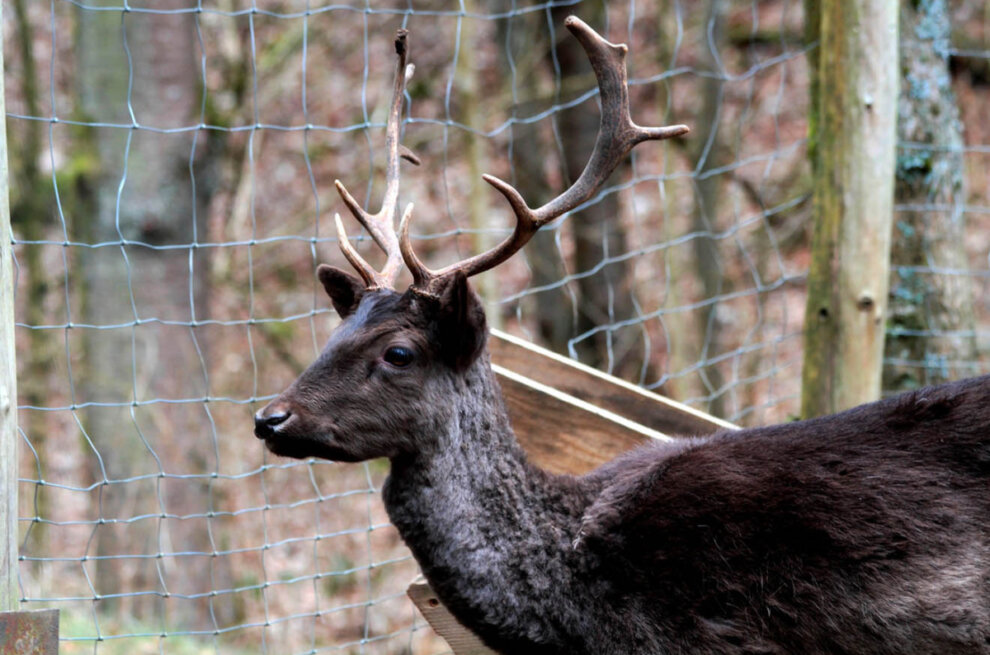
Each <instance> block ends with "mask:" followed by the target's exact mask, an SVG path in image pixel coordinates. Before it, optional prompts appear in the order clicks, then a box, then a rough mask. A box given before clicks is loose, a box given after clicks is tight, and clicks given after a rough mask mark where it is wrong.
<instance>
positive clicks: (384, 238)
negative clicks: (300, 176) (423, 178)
mask: <svg viewBox="0 0 990 655" xmlns="http://www.w3.org/2000/svg"><path fill="white" fill-rule="evenodd" d="M407 35H408V32H407V31H406V30H404V29H399V30H397V31H396V33H395V53H396V55H398V56H397V58H396V62H395V83H394V85H393V89H392V105H391V107H390V108H389V112H388V120H387V122H386V124H385V197H384V198H383V199H382V207H381V209H379V210H378V213H377V214H374V215H372V214H369V213H368V212H366V211H365V210H364V209H362V208H361V205H359V204H358V202H357V201H356V200H355V199H354V197H353V196H352V195H351V194H350V193H348V192H347V189H346V188H344V185H343V184H342V183H341V181H340V180H335V181H334V184H335V185H336V187H337V192H338V193H339V194H340V197H341V199H343V201H344V204H345V205H347V208H348V209H350V210H351V213H352V214H353V215H354V218H356V219H357V220H358V221H359V222H360V223H361V225H363V226H364V228H365V229H366V230H368V233H369V234H371V238H372V239H374V240H375V243H377V244H378V246H379V247H380V248H381V249H382V250H384V251H385V254H386V255H387V260H386V262H385V267H384V268H383V269H382V270H381V271H380V272H379V271H376V270H375V269H374V267H372V266H371V265H370V264H368V262H366V261H365V260H364V259H362V258H361V256H360V255H359V254H358V253H357V251H356V250H355V249H354V247H353V246H351V243H350V241H348V240H347V233H346V232H345V231H344V224H343V222H342V221H341V220H340V215H339V214H334V216H333V218H334V222H335V223H336V224H337V236H338V237H339V239H340V249H341V251H342V252H343V253H344V256H345V257H346V258H347V261H349V262H350V263H351V266H353V267H354V268H355V270H357V272H358V273H359V274H360V275H361V277H362V278H363V279H364V281H365V284H367V285H368V288H369V289H383V288H391V287H392V285H393V284H394V283H395V278H396V277H397V276H398V274H399V270H400V268H401V267H402V254H401V249H400V248H399V241H398V238H397V237H396V234H395V208H396V202H397V201H398V199H399V158H400V157H401V158H403V159H405V160H407V161H410V162H412V163H413V164H416V165H419V159H418V158H417V157H416V155H414V154H413V153H412V152H410V151H409V150H407V149H406V148H405V147H403V146H402V145H400V144H399V119H400V116H401V114H402V95H403V93H404V92H405V89H406V82H408V81H409V78H410V77H412V74H413V70H414V69H413V66H412V64H409V66H408V67H407V66H406V36H407ZM411 211H412V205H411V204H410V205H409V206H408V207H406V211H405V216H406V217H408V215H409V214H410V213H411ZM403 220H406V219H405V218H404V219H403Z"/></svg>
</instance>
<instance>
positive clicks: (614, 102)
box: [400, 16, 690, 291]
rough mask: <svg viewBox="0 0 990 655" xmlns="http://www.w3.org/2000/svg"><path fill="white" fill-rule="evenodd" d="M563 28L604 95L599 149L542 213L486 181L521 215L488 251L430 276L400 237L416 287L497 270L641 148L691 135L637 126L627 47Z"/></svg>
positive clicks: (571, 25)
mask: <svg viewBox="0 0 990 655" xmlns="http://www.w3.org/2000/svg"><path fill="white" fill-rule="evenodd" d="M564 24H565V25H566V26H567V28H568V29H569V30H570V31H571V33H572V34H574V36H575V37H577V39H578V41H579V42H580V43H581V46H582V47H583V48H584V51H585V53H586V54H587V55H588V59H589V61H590V62H591V67H592V69H593V70H594V71H595V77H596V78H597V79H598V88H599V92H600V95H601V103H602V118H601V127H600V129H599V132H598V139H597V141H595V149H594V151H593V152H592V154H591V158H590V159H589V161H588V163H587V165H586V166H585V168H584V171H582V172H581V175H580V176H579V177H578V179H577V180H576V181H575V182H574V184H572V185H571V187H570V188H569V189H567V190H566V191H564V192H563V193H562V194H561V195H559V196H557V197H556V198H554V199H553V200H551V201H550V202H548V203H547V204H545V205H543V206H542V207H538V208H537V209H531V208H530V207H529V206H528V205H527V204H526V201H525V200H523V198H522V196H521V195H520V194H519V192H518V191H517V190H516V189H515V188H514V187H512V185H510V184H508V183H507V182H504V181H502V180H500V179H498V178H497V177H495V176H492V175H485V176H484V180H485V181H486V182H488V183H489V184H491V185H492V186H493V187H495V188H496V189H497V190H498V191H499V192H500V193H501V194H502V195H503V196H505V198H506V200H507V201H508V202H509V205H510V206H511V207H512V210H513V212H514V213H515V215H516V227H515V229H514V230H513V232H512V234H511V235H510V236H509V237H508V238H506V239H505V240H504V241H502V243H500V244H499V245H497V246H495V247H494V248H493V249H491V250H489V251H488V252H485V253H482V254H479V255H475V256H474V257H471V258H469V259H466V260H464V261H461V262H458V263H456V264H452V265H450V266H447V267H445V268H442V269H440V270H438V271H430V270H429V269H427V268H426V267H425V266H423V265H422V263H420V262H419V260H417V259H416V258H415V254H414V253H413V252H412V248H411V247H410V245H409V243H408V227H407V229H406V230H405V231H404V233H403V234H402V235H401V236H400V241H401V242H402V244H401V246H402V254H403V258H404V259H405V261H406V265H407V266H408V267H409V268H410V269H411V270H412V271H413V277H414V279H415V282H414V286H416V287H419V288H422V289H425V290H427V291H431V290H432V289H433V288H435V287H436V286H437V285H438V284H439V280H442V279H443V278H445V277H448V276H450V275H452V274H454V273H455V272H456V271H462V272H463V273H464V274H465V275H466V276H468V277H470V276H472V275H477V274H478V273H482V272H484V271H487V270H489V269H491V268H494V267H495V266H498V265H499V264H501V263H502V262H504V261H505V260H507V259H508V258H509V257H511V256H512V255H513V254H515V253H516V252H518V251H519V250H520V249H521V248H522V247H523V246H524V245H526V243H527V242H528V241H529V240H530V239H531V238H532V236H533V235H534V234H535V233H536V231H537V230H539V229H540V228H541V227H543V226H544V225H546V224H547V223H549V222H551V221H553V220H554V219H556V218H559V217H560V216H562V215H563V214H566V213H567V212H569V211H570V210H572V209H574V208H575V207H577V206H578V205H580V204H581V203H583V202H585V201H586V200H588V199H589V198H591V196H593V195H594V194H595V192H596V191H597V190H598V188H599V187H600V186H601V185H602V184H604V182H605V180H607V179H608V177H609V175H611V174H612V171H614V170H615V168H616V167H617V166H618V165H619V163H620V162H622V160H623V159H625V157H626V155H628V154H629V152H630V151H631V150H632V149H633V147H635V146H636V145H637V144H639V143H642V142H643V141H658V140H662V139H669V138H671V137H675V136H680V135H682V134H686V133H687V132H689V131H690V130H689V128H688V127H687V126H686V125H672V126H668V127H641V126H639V125H636V123H634V122H633V120H632V117H631V116H630V114H629V88H628V84H627V80H626V52H627V51H628V48H627V47H626V46H625V44H618V45H616V44H614V43H609V42H608V41H607V40H605V39H604V38H602V36H601V35H600V34H598V33H597V32H595V31H594V30H593V29H591V27H589V26H588V24H587V23H585V22H584V21H582V20H581V19H579V18H577V17H576V16H569V17H568V18H567V20H566V21H565V23H564ZM417 271H419V272H418V276H417Z"/></svg>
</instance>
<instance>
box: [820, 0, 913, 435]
mask: <svg viewBox="0 0 990 655" xmlns="http://www.w3.org/2000/svg"><path fill="white" fill-rule="evenodd" d="M816 4H817V9H818V11H819V15H818V16H809V17H808V20H811V21H814V20H816V19H818V20H819V23H818V26H819V39H818V41H819V45H818V47H817V48H816V50H817V67H816V69H815V70H812V71H811V75H812V76H813V77H814V78H816V79H815V81H814V83H813V85H812V89H813V90H814V89H818V90H819V91H818V92H817V93H814V92H813V100H814V103H815V104H814V105H812V106H811V107H810V111H811V113H812V119H811V125H812V126H813V129H814V130H816V132H815V133H812V134H811V135H810V142H811V143H812V144H813V148H812V152H813V159H812V177H813V183H814V203H813V206H814V209H813V213H814V235H813V237H812V255H811V267H810V270H809V272H808V301H807V307H806V310H805V322H804V325H805V350H804V367H803V374H802V375H803V378H802V388H801V415H802V417H803V418H810V417H812V416H820V415H823V414H830V413H833V412H838V411H840V410H843V409H847V408H849V407H853V406H854V405H859V404H861V403H865V402H868V401H870V400H875V399H876V398H878V397H879V395H880V380H881V370H882V360H883V344H884V328H885V325H884V316H885V314H886V307H887V289H888V278H889V270H888V269H889V260H890V239H891V223H892V217H893V201H894V195H893V194H894V161H895V148H896V140H897V130H896V126H897V96H898V90H899V75H900V66H899V65H898V57H897V44H898V5H899V3H898V2H897V1H896V0H822V1H821V2H819V3H812V4H809V5H808V6H809V7H812V8H816V6H815V5H816Z"/></svg>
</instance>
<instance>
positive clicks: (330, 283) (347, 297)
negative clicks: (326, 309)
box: [316, 264, 365, 318]
mask: <svg viewBox="0 0 990 655" xmlns="http://www.w3.org/2000/svg"><path fill="white" fill-rule="evenodd" d="M316 277H318V278H320V282H321V283H322V284H323V288H324V289H326V291H327V295H328V296H330V301H331V302H332V303H333V308H334V309H336V310H337V313H338V314H340V317H341V318H347V317H348V316H349V315H350V314H351V313H352V312H353V311H354V310H355V309H357V306H358V303H360V302H361V296H363V295H364V291H365V288H364V281H363V280H361V279H360V278H358V277H357V276H356V275H351V274H350V273H348V272H346V271H342V270H340V269H339V268H336V267H334V266H327V265H326V264H320V265H319V267H317V269H316Z"/></svg>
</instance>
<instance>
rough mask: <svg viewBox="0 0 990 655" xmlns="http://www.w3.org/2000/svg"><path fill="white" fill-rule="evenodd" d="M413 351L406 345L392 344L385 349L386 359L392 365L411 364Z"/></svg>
mask: <svg viewBox="0 0 990 655" xmlns="http://www.w3.org/2000/svg"><path fill="white" fill-rule="evenodd" d="M413 356H414V355H413V351H412V350H411V349H409V348H406V347H405V346H392V347H390V348H389V349H388V350H386V351H385V361H386V362H388V363H389V364H391V365H392V366H398V367H399V368H402V367H403V366H409V364H411V363H412V360H413Z"/></svg>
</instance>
